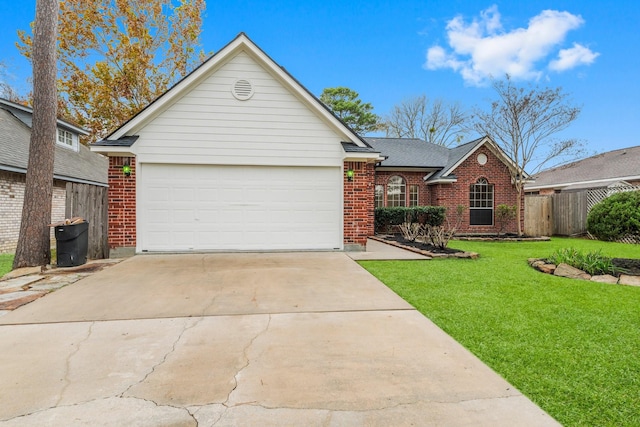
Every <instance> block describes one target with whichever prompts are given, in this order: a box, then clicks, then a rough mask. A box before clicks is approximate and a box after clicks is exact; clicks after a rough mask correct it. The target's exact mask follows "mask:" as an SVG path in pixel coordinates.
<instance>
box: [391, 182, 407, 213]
mask: <svg viewBox="0 0 640 427" xmlns="http://www.w3.org/2000/svg"><path fill="white" fill-rule="evenodd" d="M406 187H407V185H406V184H405V182H404V178H402V177H401V176H397V175H395V176H392V177H391V178H389V181H388V182H387V206H388V207H396V206H402V207H404V206H406V205H407V188H406Z"/></svg>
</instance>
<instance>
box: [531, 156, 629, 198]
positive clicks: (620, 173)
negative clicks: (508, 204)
mask: <svg viewBox="0 0 640 427" xmlns="http://www.w3.org/2000/svg"><path fill="white" fill-rule="evenodd" d="M632 176H640V146H636V147H629V148H623V149H620V150H613V151H608V152H606V153H601V154H597V155H595V156H591V157H588V158H586V159H583V160H578V161H576V162H573V163H569V164H566V165H562V166H558V167H555V168H551V169H547V170H545V171H542V172H540V173H538V174H537V175H536V176H535V184H532V185H531V186H527V188H531V187H536V188H537V187H542V186H551V185H562V184H568V183H579V182H584V181H598V180H610V181H615V180H616V179H623V178H625V177H632Z"/></svg>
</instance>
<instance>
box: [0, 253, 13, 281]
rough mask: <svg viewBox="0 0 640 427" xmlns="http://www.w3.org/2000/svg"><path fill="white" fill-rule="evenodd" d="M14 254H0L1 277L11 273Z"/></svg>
mask: <svg viewBox="0 0 640 427" xmlns="http://www.w3.org/2000/svg"><path fill="white" fill-rule="evenodd" d="M12 264H13V254H0V277H2V276H4V275H5V274H7V273H8V272H10V271H11V265H12Z"/></svg>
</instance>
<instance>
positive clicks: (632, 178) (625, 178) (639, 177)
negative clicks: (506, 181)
mask: <svg viewBox="0 0 640 427" xmlns="http://www.w3.org/2000/svg"><path fill="white" fill-rule="evenodd" d="M635 180H640V175H629V176H621V177H619V178H618V177H613V178H602V179H594V180H588V181H574V182H562V183H558V184H547V185H536V186H531V187H525V188H524V189H525V191H535V190H539V189H540V190H544V189H547V188H559V189H562V188H564V187H569V186H570V185H577V184H598V183H601V182H611V181H635Z"/></svg>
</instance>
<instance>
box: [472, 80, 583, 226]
mask: <svg viewBox="0 0 640 427" xmlns="http://www.w3.org/2000/svg"><path fill="white" fill-rule="evenodd" d="M493 89H494V90H495V92H496V94H497V95H498V99H496V100H495V101H493V102H492V103H491V109H490V110H489V111H483V110H476V113H475V119H476V120H475V125H474V126H475V129H476V130H477V131H478V132H480V133H482V134H484V135H488V136H490V137H491V138H492V139H493V140H494V141H495V142H496V143H497V144H498V145H499V146H500V148H502V150H503V151H504V152H505V153H506V154H507V155H508V156H509V157H511V159H512V160H513V161H514V162H515V167H514V168H512V169H511V179H512V180H513V183H514V186H515V188H516V191H517V193H518V201H517V210H516V220H517V223H518V234H519V235H522V224H521V216H522V215H521V210H522V194H523V192H524V185H525V183H526V172H529V173H530V174H534V173H535V172H537V171H539V170H540V169H541V168H542V167H543V166H544V165H546V164H547V163H548V162H550V161H554V162H560V161H562V160H563V159H564V160H566V159H568V158H571V157H575V156H577V155H579V154H581V152H582V151H581V149H582V143H581V142H580V141H578V140H576V139H571V138H569V139H557V138H554V135H556V134H557V133H558V132H561V131H563V130H565V129H567V127H568V126H569V125H570V124H571V123H572V122H573V121H574V120H576V119H577V118H578V115H579V114H580V111H581V108H580V107H576V106H574V105H572V104H571V102H570V100H569V97H568V95H567V94H566V93H564V92H563V91H562V89H561V88H555V89H550V88H545V89H540V88H538V87H529V88H522V87H517V86H516V85H515V84H514V82H513V81H512V80H511V77H510V76H509V75H507V76H506V78H505V79H504V80H494V81H493Z"/></svg>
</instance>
